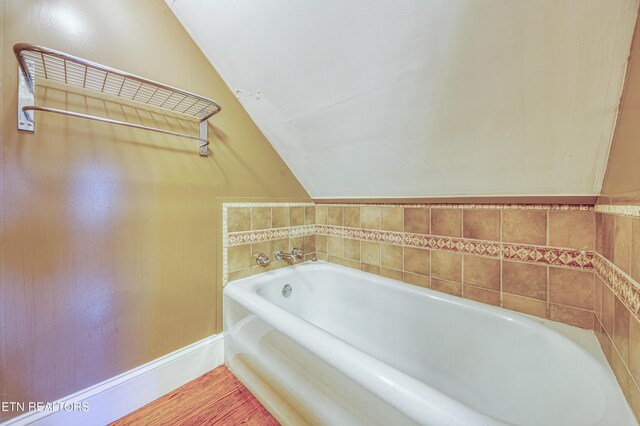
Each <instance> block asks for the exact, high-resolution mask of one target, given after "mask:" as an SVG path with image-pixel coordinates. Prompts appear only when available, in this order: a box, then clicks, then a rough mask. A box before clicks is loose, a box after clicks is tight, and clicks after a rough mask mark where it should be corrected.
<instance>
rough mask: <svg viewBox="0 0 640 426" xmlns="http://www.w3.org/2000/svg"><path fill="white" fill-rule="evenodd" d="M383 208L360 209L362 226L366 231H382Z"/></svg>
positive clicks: (367, 207)
mask: <svg viewBox="0 0 640 426" xmlns="http://www.w3.org/2000/svg"><path fill="white" fill-rule="evenodd" d="M381 214H382V212H381V207H371V206H364V207H360V226H362V227H363V228H365V229H380V217H381Z"/></svg>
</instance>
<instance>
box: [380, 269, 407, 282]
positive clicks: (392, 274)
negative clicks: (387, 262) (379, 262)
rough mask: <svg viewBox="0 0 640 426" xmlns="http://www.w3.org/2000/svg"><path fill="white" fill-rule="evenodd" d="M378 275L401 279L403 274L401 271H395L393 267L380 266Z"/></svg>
mask: <svg viewBox="0 0 640 426" xmlns="http://www.w3.org/2000/svg"><path fill="white" fill-rule="evenodd" d="M380 275H382V276H383V277H386V278H391V279H392V280H398V281H402V278H403V275H402V271H397V270H395V269H389V268H383V267H381V268H380Z"/></svg>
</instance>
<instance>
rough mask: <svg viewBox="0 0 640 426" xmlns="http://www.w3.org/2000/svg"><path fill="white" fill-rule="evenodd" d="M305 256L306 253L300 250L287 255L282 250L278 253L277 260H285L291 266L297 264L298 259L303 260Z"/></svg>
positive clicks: (296, 249) (294, 250)
mask: <svg viewBox="0 0 640 426" xmlns="http://www.w3.org/2000/svg"><path fill="white" fill-rule="evenodd" d="M303 254H304V253H303V252H302V250H301V249H299V248H294V249H293V250H291V253H285V252H283V251H282V250H278V251H277V252H276V259H277V260H284V261H286V262H287V263H288V264H289V265H291V264H293V263H295V261H296V259H302V256H303Z"/></svg>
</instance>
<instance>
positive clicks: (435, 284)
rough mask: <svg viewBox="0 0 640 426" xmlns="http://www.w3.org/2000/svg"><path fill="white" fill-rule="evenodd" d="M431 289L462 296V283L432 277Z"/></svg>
mask: <svg viewBox="0 0 640 426" xmlns="http://www.w3.org/2000/svg"><path fill="white" fill-rule="evenodd" d="M431 289H432V290H435V291H439V292H442V293H447V294H451V295H453V296H458V297H462V284H458V283H452V282H448V281H443V280H439V279H437V278H431Z"/></svg>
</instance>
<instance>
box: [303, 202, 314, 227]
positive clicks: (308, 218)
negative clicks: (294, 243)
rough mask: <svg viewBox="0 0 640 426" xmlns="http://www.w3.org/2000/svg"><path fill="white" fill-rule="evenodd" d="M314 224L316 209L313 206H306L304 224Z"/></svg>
mask: <svg viewBox="0 0 640 426" xmlns="http://www.w3.org/2000/svg"><path fill="white" fill-rule="evenodd" d="M315 223H316V208H315V206H307V207H305V208H304V224H305V225H315Z"/></svg>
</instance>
